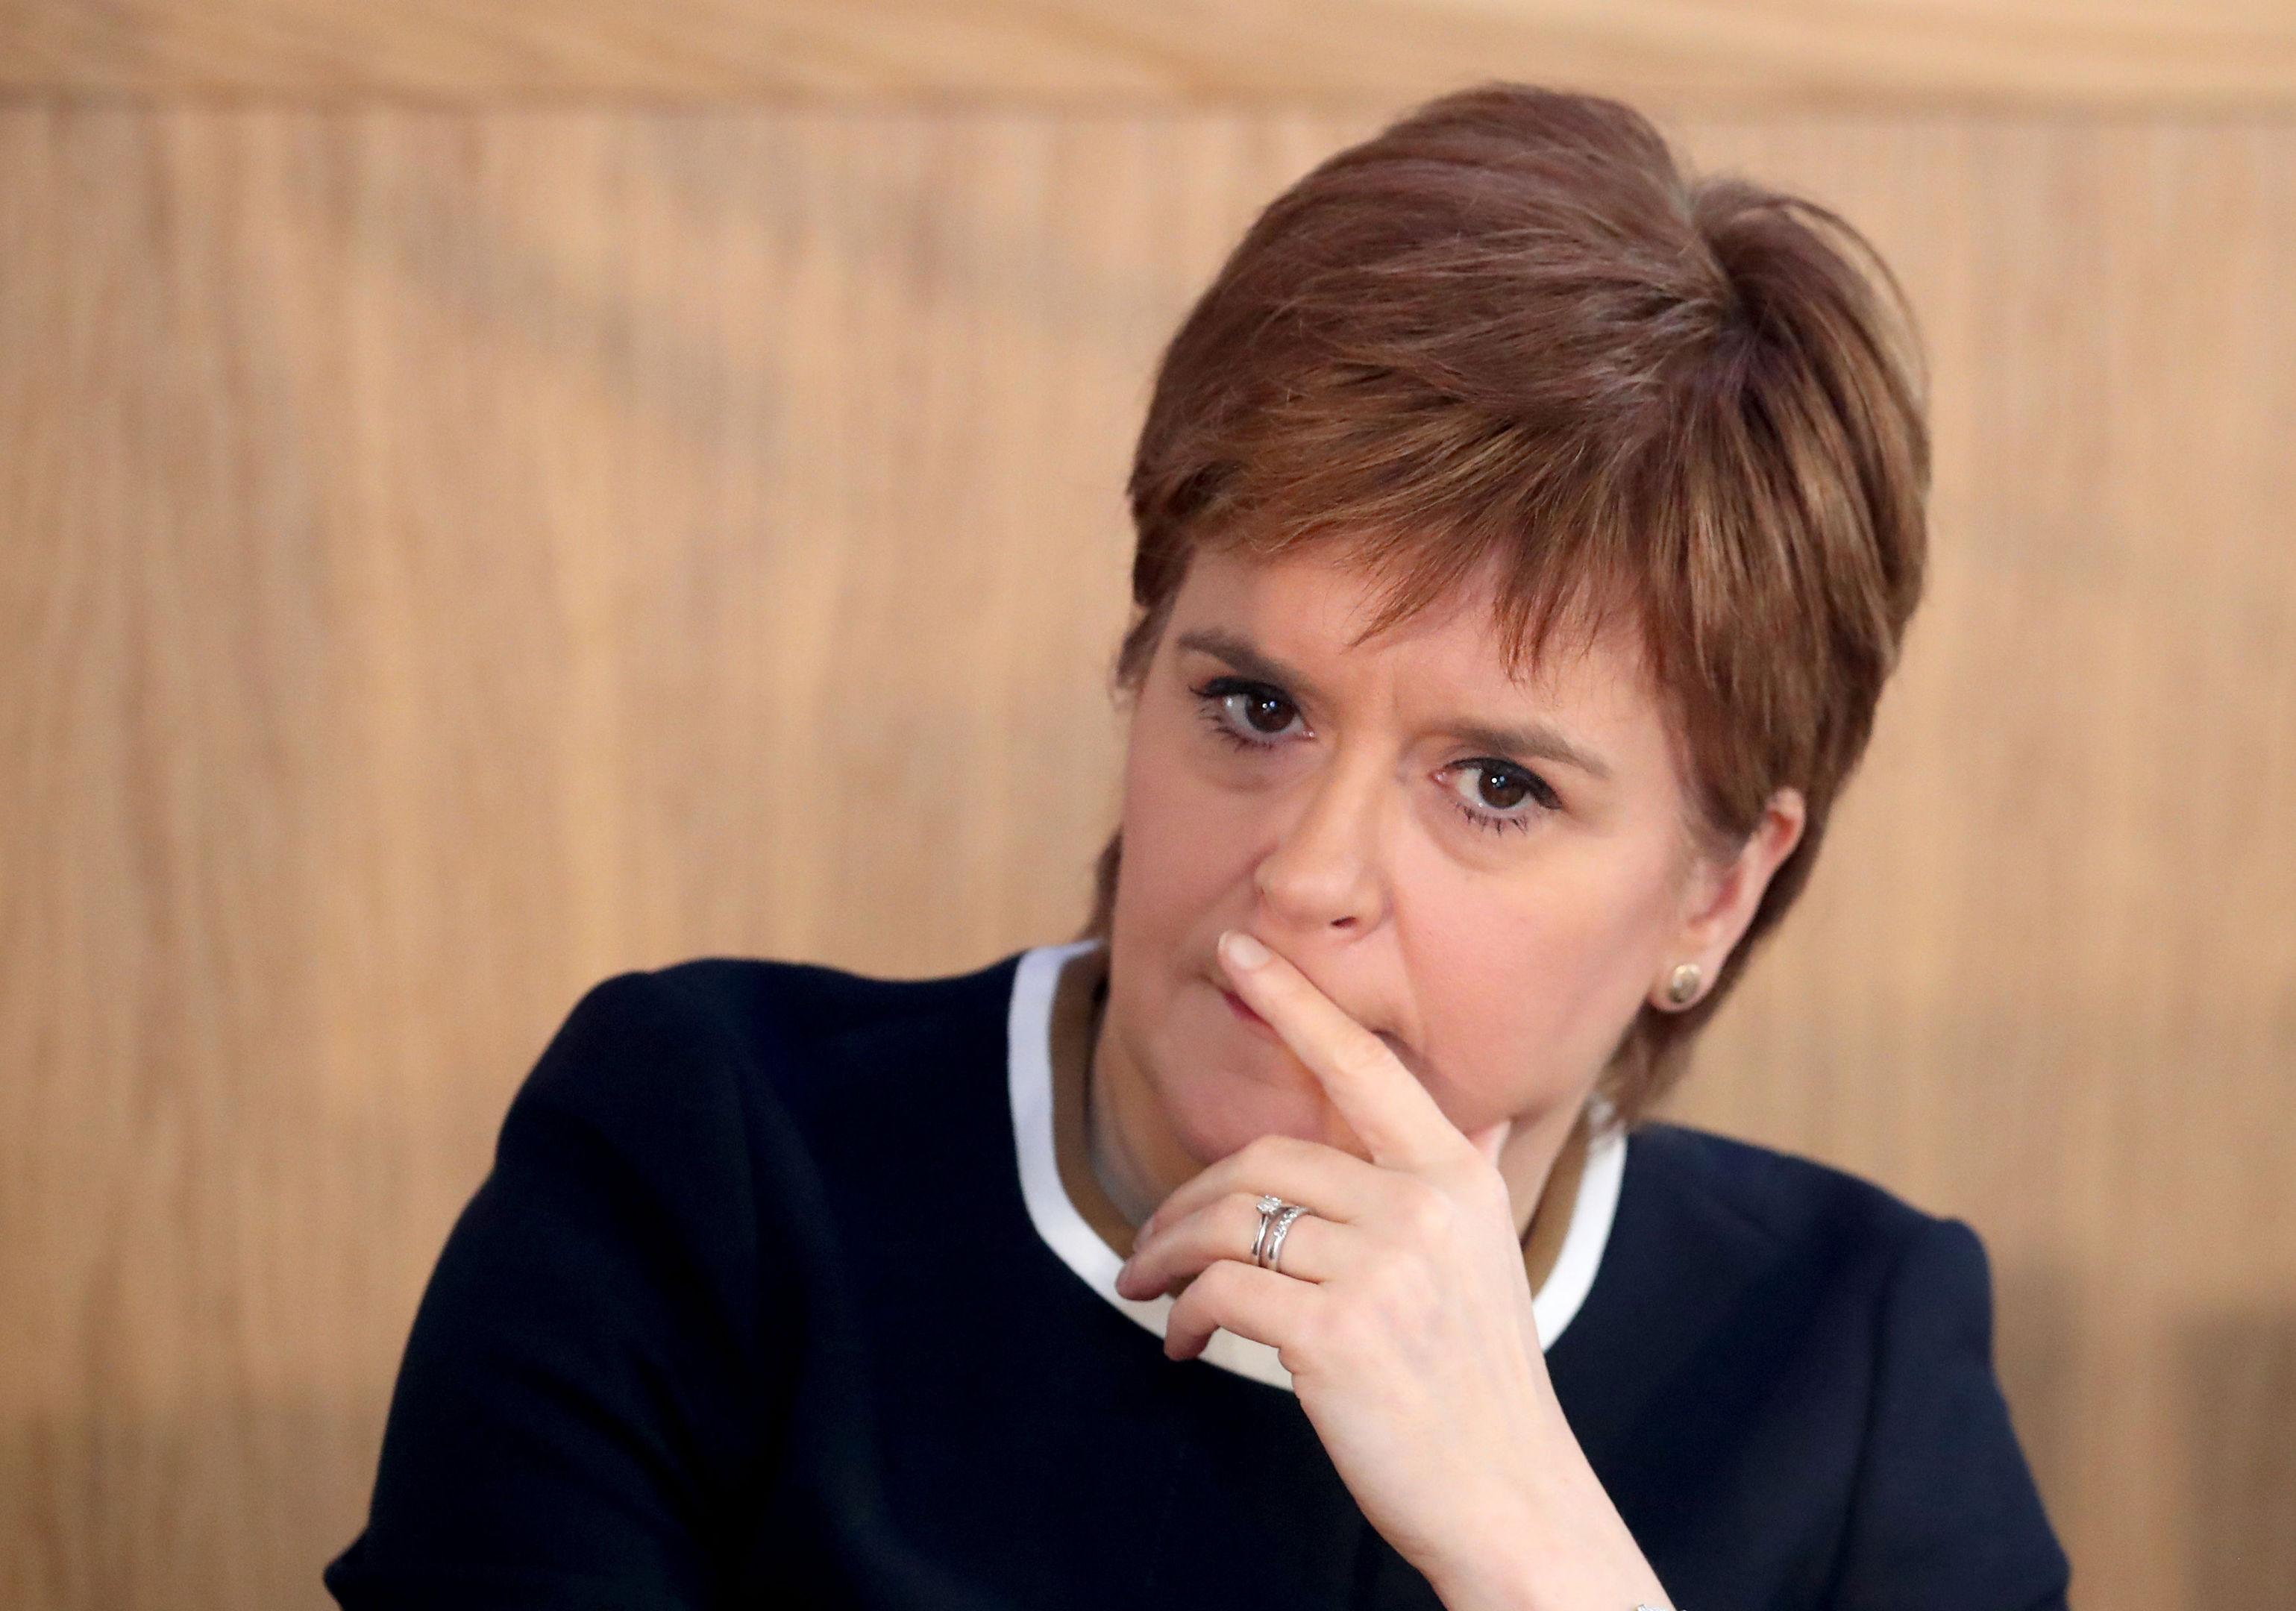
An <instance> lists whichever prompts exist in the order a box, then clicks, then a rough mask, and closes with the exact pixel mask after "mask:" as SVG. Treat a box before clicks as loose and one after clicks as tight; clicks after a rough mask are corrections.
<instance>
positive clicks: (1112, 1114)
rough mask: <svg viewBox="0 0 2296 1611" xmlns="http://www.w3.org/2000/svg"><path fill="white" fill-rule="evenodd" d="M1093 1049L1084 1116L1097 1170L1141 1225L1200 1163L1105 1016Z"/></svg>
mask: <svg viewBox="0 0 2296 1611" xmlns="http://www.w3.org/2000/svg"><path fill="white" fill-rule="evenodd" d="M1091 1046H1092V1059H1091V1061H1090V1062H1089V1063H1087V1065H1086V1067H1085V1116H1086V1124H1087V1137H1088V1138H1089V1140H1090V1141H1091V1143H1092V1172H1093V1173H1094V1174H1095V1176H1097V1177H1098V1179H1099V1181H1100V1189H1101V1190H1103V1191H1105V1192H1106V1193H1107V1194H1108V1200H1109V1201H1110V1202H1111V1203H1112V1204H1113V1205H1115V1207H1116V1211H1117V1212H1118V1213H1119V1214H1122V1215H1123V1216H1124V1217H1125V1218H1126V1219H1127V1220H1128V1221H1129V1222H1130V1223H1132V1224H1133V1225H1134V1226H1136V1227H1137V1226H1139V1225H1142V1224H1144V1223H1146V1222H1147V1219H1148V1216H1149V1215H1150V1214H1153V1213H1155V1212H1156V1205H1157V1204H1159V1203H1160V1202H1162V1201H1163V1200H1164V1199H1165V1198H1168V1197H1169V1196H1171V1195H1172V1193H1173V1192H1174V1191H1176V1190H1178V1189H1179V1188H1180V1187H1181V1186H1182V1185H1184V1184H1185V1183H1186V1182H1188V1181H1189V1180H1190V1179H1192V1178H1193V1176H1194V1175H1195V1174H1196V1173H1197V1172H1198V1171H1199V1169H1200V1168H1201V1165H1198V1164H1197V1163H1196V1162H1195V1160H1194V1159H1193V1158H1191V1157H1188V1156H1187V1154H1186V1152H1185V1150H1183V1149H1182V1148H1181V1146H1180V1144H1179V1139H1178V1137H1177V1136H1176V1135H1174V1134H1173V1133H1172V1127H1171V1125H1170V1124H1169V1122H1168V1121H1167V1120H1166V1118H1165V1116H1164V1108H1163V1104H1162V1103H1160V1102H1159V1101H1158V1100H1156V1095H1155V1092H1152V1091H1151V1090H1150V1089H1149V1088H1148V1083H1147V1082H1146V1081H1145V1080H1144V1079H1143V1078H1142V1077H1141V1076H1140V1070H1139V1068H1138V1067H1136V1065H1135V1064H1134V1063H1133V1061H1132V1059H1130V1058H1128V1057H1127V1056H1126V1055H1125V1053H1124V1050H1123V1048H1122V1047H1121V1046H1120V1045H1119V1044H1118V1043H1117V1041H1116V1038H1115V1036H1113V1035H1111V1034H1110V1033H1109V1031H1108V1021H1107V1015H1106V1014H1105V1013H1103V1014H1102V1015H1101V1016H1100V1020H1099V1021H1098V1022H1097V1023H1095V1025H1094V1026H1093V1034H1092V1040H1091Z"/></svg>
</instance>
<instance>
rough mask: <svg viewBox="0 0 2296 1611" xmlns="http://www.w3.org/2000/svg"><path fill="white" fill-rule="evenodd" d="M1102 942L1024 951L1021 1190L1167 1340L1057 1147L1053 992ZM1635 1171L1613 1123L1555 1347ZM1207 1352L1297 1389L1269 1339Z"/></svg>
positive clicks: (1060, 1245) (1043, 1225)
mask: <svg viewBox="0 0 2296 1611" xmlns="http://www.w3.org/2000/svg"><path fill="white" fill-rule="evenodd" d="M1097 944H1099V942H1098V941H1096V940H1081V941H1078V943H1077V944H1075V945H1046V946H1042V947H1039V948H1038V949H1037V950H1035V951H1031V952H1029V953H1025V954H1024V955H1022V957H1021V964H1020V967H1019V968H1018V969H1016V970H1015V972H1014V974H1013V1009H1012V1016H1011V1018H1009V1019H1008V1020H1007V1027H1006V1042H1007V1044H1008V1045H1009V1046H1010V1048H1011V1052H1010V1057H1009V1061H1008V1067H1009V1071H1010V1078H1011V1087H1012V1098H1013V1150H1014V1152H1015V1153H1016V1154H1017V1155H1018V1156H1019V1158H1020V1161H1021V1198H1022V1200H1024V1201H1025V1202H1026V1203H1027V1204H1028V1205H1029V1219H1030V1220H1031V1221H1032V1222H1034V1223H1035V1225H1036V1227H1037V1235H1038V1236H1040V1237H1042V1238H1043V1239H1044V1241H1045V1246H1046V1247H1050V1248H1051V1249H1052V1250H1053V1251H1054V1253H1055V1254H1057V1255H1059V1256H1060V1261H1061V1263H1063V1264H1066V1265H1067V1266H1068V1267H1069V1268H1070V1270H1071V1271H1073V1272H1075V1273H1076V1276H1077V1279H1078V1280H1081V1281H1082V1282H1084V1284H1085V1285H1086V1286H1087V1287H1089V1288H1092V1289H1093V1291H1095V1293H1097V1294H1099V1295H1100V1296H1101V1298H1102V1299H1103V1301H1104V1302H1106V1303H1108V1304H1111V1305H1112V1306H1113V1307H1114V1308H1116V1309H1117V1310H1118V1311H1119V1313H1123V1314H1124V1315H1126V1316H1128V1318H1130V1319H1131V1320H1132V1321H1135V1322H1136V1323H1137V1324H1138V1325H1139V1326H1140V1327H1141V1329H1144V1330H1146V1331H1149V1332H1152V1333H1153V1334H1154V1335H1155V1336H1157V1337H1162V1336H1163V1335H1164V1325H1165V1321H1166V1320H1167V1318H1168V1317H1169V1315H1170V1314H1171V1313H1172V1300H1171V1299H1170V1298H1169V1297H1160V1298H1156V1299H1153V1300H1152V1301H1150V1302H1148V1303H1136V1302H1135V1301H1134V1300H1132V1299H1130V1298H1127V1297H1119V1296H1117V1292H1116V1272H1118V1271H1119V1270H1120V1269H1122V1268H1123V1265H1124V1261H1123V1260H1121V1259H1119V1258H1118V1257H1117V1256H1116V1250H1115V1249H1114V1248H1112V1247H1110V1246H1109V1245H1108V1244H1107V1243H1106V1242H1103V1241H1102V1240H1101V1239H1100V1235H1099V1233H1098V1232H1097V1231H1094V1230H1093V1228H1092V1227H1091V1226H1090V1225H1089V1224H1087V1223H1085V1217H1084V1215H1083V1214H1080V1213H1078V1211H1077V1206H1076V1205H1075V1204H1074V1203H1072V1202H1070V1201H1069V1195H1068V1192H1067V1190H1066V1189H1064V1188H1063V1187H1062V1185H1061V1167H1060V1161H1059V1157H1058V1155H1057V1154H1056V1153H1055V1152H1054V1145H1053V1055H1052V1023H1053V995H1054V991H1055V989H1056V988H1057V987H1058V985H1059V984H1060V977H1061V969H1062V966H1063V965H1064V964H1065V963H1066V962H1067V961H1068V960H1069V959H1070V957H1073V956H1076V955H1078V954H1079V953H1083V952H1086V951H1089V950H1091V949H1092V948H1093V947H1094V946H1095V945H1097ZM1626 1169H1627V1138H1626V1136H1625V1135H1624V1134H1623V1133H1621V1132H1620V1131H1619V1130H1617V1129H1616V1128H1611V1127H1605V1128H1603V1129H1602V1130H1599V1131H1597V1133H1595V1138H1594V1140H1593V1141H1591V1142H1590V1143H1589V1144H1588V1145H1587V1165H1586V1167H1585V1168H1584V1169H1583V1170H1581V1171H1580V1173H1579V1196H1578V1198H1577V1199H1576V1200H1575V1201H1574V1202H1573V1203H1572V1204H1571V1207H1570V1229H1569V1230H1568V1231H1565V1232H1564V1233H1563V1237H1562V1252H1561V1253H1560V1254H1558V1255H1556V1256H1555V1260H1554V1269H1553V1270H1552V1271H1550V1272H1548V1273H1547V1277H1546V1281H1545V1282H1544V1283H1543V1284H1542V1285H1541V1286H1540V1287H1539V1288H1538V1293H1537V1294H1536V1295H1535V1296H1533V1297H1532V1299H1531V1304H1530V1307H1531V1314H1532V1316H1533V1317H1534V1318H1535V1319H1536V1320H1537V1321H1538V1335H1539V1337H1540V1339H1541V1343H1542V1345H1543V1346H1545V1347H1547V1348H1552V1347H1554V1342H1555V1339H1556V1338H1557V1337H1561V1336H1562V1330H1563V1328H1564V1327H1566V1326H1568V1325H1570V1321H1571V1317H1572V1316H1574V1315H1576V1314H1577V1313H1579V1305H1580V1304H1584V1303H1585V1302H1586V1301H1587V1292H1588V1290H1589V1289H1590V1288H1593V1286H1594V1285H1595V1271H1596V1270H1597V1269H1599V1268H1600V1267H1601V1265H1602V1263H1603V1247H1605V1246H1606V1245H1607V1244H1608V1243H1609V1241H1610V1239H1611V1221H1612V1220H1613V1219H1615V1218H1616V1217H1617V1214H1618V1209H1619V1187H1620V1182H1622V1181H1623V1180H1624V1179H1625V1176H1626ZM1203 1357H1204V1359H1205V1361H1206V1362H1209V1363H1210V1364H1213V1365H1217V1366H1218V1367H1219V1368H1220V1369H1221V1370H1229V1371H1233V1372H1234V1374H1236V1375H1238V1376H1245V1377H1250V1378H1251V1379H1252V1380H1253V1381H1256V1382H1265V1383H1266V1384H1267V1386H1271V1387H1282V1388H1283V1389H1285V1390H1286V1391H1289V1390H1290V1389H1291V1386H1292V1373H1291V1372H1290V1371H1288V1370H1284V1369H1283V1362H1282V1361H1281V1360H1280V1359H1278V1358H1277V1357H1276V1353H1275V1349H1273V1348H1270V1347H1269V1346H1267V1345H1266V1344H1265V1343H1255V1342H1253V1341H1251V1339H1250V1338H1249V1337H1237V1336H1236V1335H1234V1333H1233V1332H1229V1331H1215V1332H1214V1333H1212V1340H1211V1343H1210V1346H1208V1347H1206V1348H1205V1350H1204V1353H1203Z"/></svg>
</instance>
